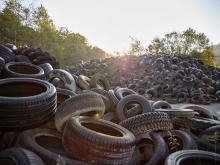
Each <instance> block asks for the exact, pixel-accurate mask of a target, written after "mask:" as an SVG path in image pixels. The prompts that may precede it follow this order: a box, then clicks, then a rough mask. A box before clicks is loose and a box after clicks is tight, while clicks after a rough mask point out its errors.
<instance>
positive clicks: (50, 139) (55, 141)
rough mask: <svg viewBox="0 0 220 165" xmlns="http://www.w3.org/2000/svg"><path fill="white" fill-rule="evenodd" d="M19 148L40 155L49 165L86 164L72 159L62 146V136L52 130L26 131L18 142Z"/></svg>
mask: <svg viewBox="0 0 220 165" xmlns="http://www.w3.org/2000/svg"><path fill="white" fill-rule="evenodd" d="M17 146H20V147H23V148H26V149H29V150H31V151H33V152H34V153H36V154H38V155H39V156H40V157H41V159H42V160H43V161H44V162H45V163H46V164H48V165H57V164H58V162H60V164H66V165H81V164H83V165H84V164H86V163H83V162H81V161H78V160H74V159H71V158H70V157H69V156H68V154H67V153H66V152H65V150H64V149H63V146H62V135H61V134H59V133H58V132H57V131H55V130H51V129H33V130H26V131H24V132H23V133H22V134H21V135H20V136H19V137H18V140H17Z"/></svg>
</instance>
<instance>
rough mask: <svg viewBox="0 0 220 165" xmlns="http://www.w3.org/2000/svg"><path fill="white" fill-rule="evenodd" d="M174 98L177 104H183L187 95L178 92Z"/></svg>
mask: <svg viewBox="0 0 220 165" xmlns="http://www.w3.org/2000/svg"><path fill="white" fill-rule="evenodd" d="M176 98H177V102H178V103H184V102H186V100H187V93H185V92H180V93H178V94H177V96H176Z"/></svg>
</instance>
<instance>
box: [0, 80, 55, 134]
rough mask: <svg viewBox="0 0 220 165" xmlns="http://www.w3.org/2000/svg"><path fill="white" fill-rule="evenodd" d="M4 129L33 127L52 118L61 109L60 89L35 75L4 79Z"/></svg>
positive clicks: (0, 84) (0, 99)
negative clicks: (36, 77) (58, 107)
mask: <svg viewBox="0 0 220 165" xmlns="http://www.w3.org/2000/svg"><path fill="white" fill-rule="evenodd" d="M0 88H1V90H0V114H1V116H0V130H2V131H6V130H7V131H13V130H20V129H28V128H33V127H36V126H38V125H41V124H43V123H44V122H46V121H47V120H49V119H50V118H51V117H52V116H53V115H54V113H55V112H56V108H57V105H56V104H57V96H56V89H55V87H54V86H53V85H51V84H50V83H48V82H46V81H43V80H39V79H31V78H10V79H2V80H0Z"/></svg>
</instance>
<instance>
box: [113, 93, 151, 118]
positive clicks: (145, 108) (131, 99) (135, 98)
mask: <svg viewBox="0 0 220 165" xmlns="http://www.w3.org/2000/svg"><path fill="white" fill-rule="evenodd" d="M129 103H138V104H139V105H140V106H141V107H140V108H141V110H142V111H141V112H142V113H147V112H151V111H152V109H151V106H150V103H149V102H148V101H147V100H146V99H145V98H144V97H143V96H141V95H135V94H132V95H128V96H126V97H124V98H123V99H121V100H120V101H119V103H118V104H117V106H116V113H117V116H118V119H119V121H123V120H125V119H127V117H126V114H125V112H124V109H125V107H126V105H127V104H129Z"/></svg>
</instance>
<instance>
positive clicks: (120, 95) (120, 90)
mask: <svg viewBox="0 0 220 165" xmlns="http://www.w3.org/2000/svg"><path fill="white" fill-rule="evenodd" d="M131 94H137V93H136V92H135V91H133V90H131V89H128V88H118V89H117V90H116V91H115V96H116V97H117V98H118V100H121V99H123V98H124V97H125V96H128V95H131Z"/></svg>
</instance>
